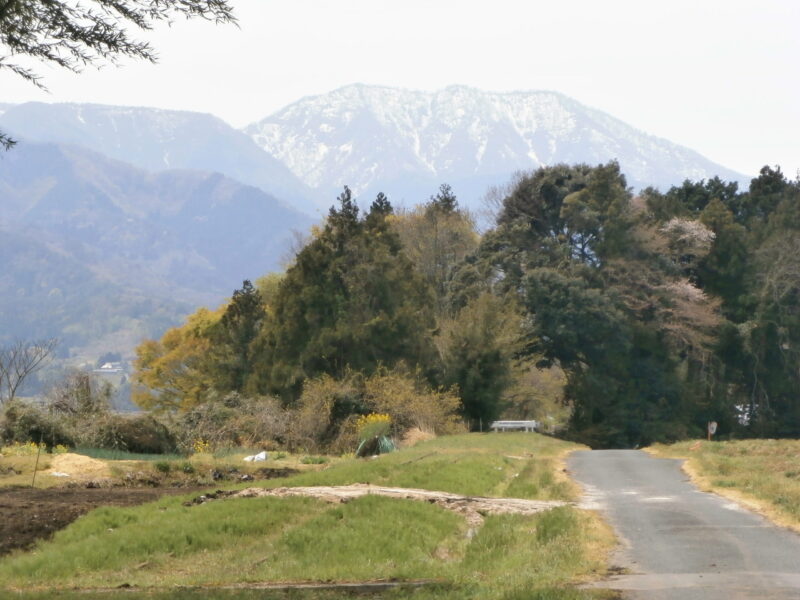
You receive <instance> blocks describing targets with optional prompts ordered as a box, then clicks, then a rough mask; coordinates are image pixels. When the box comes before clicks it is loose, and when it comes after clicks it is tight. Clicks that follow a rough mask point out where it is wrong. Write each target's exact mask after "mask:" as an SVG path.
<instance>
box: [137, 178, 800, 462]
mask: <svg viewBox="0 0 800 600" xmlns="http://www.w3.org/2000/svg"><path fill="white" fill-rule="evenodd" d="M363 206H364V209H363V210H362V209H360V208H359V207H358V206H357V204H356V202H355V200H354V199H353V197H352V194H351V192H350V190H349V189H347V188H345V191H344V193H343V194H342V195H341V196H340V197H339V200H338V203H337V205H336V206H334V207H333V208H331V210H330V213H329V216H328V218H327V220H326V221H325V223H324V225H323V226H322V227H320V228H318V229H315V230H314V231H313V235H312V237H311V239H310V240H309V241H308V243H307V244H306V246H305V247H304V248H303V249H302V250H300V251H299V252H298V254H297V255H296V257H295V259H294V262H293V264H292V265H291V266H290V267H289V268H288V269H287V271H286V272H285V273H284V274H272V275H269V276H265V277H262V278H261V279H259V280H258V281H257V282H256V284H255V285H252V284H251V283H250V282H245V284H244V285H243V287H242V288H241V289H239V290H236V291H235V292H234V294H233V298H232V300H231V301H230V302H229V303H227V304H225V305H223V306H221V307H219V308H218V309H217V310H216V311H208V310H205V309H203V310H201V311H198V312H197V313H195V314H194V315H192V316H191V317H189V319H188V320H187V322H186V324H185V325H183V326H181V327H179V328H176V329H172V330H170V331H168V332H167V333H166V334H165V335H164V336H163V337H162V339H161V340H158V341H156V340H150V341H147V342H145V343H144V344H142V345H141V346H140V347H139V349H138V360H137V373H136V375H135V380H136V382H137V389H136V390H135V392H134V397H135V399H136V400H137V401H138V402H139V403H140V404H141V405H143V406H146V407H151V408H156V409H163V410H173V411H179V412H181V411H183V412H185V411H188V410H193V409H195V408H197V407H198V406H208V405H213V404H214V403H218V402H222V399H223V398H225V397H229V396H230V394H231V393H234V392H235V393H236V394H238V395H239V396H240V397H241V396H249V397H253V398H262V397H266V396H276V397H278V398H279V399H280V401H281V402H282V403H283V405H284V406H290V407H298V406H299V407H300V409H302V407H303V406H305V405H307V406H321V405H320V404H319V402H322V401H321V400H319V398H322V397H324V398H327V400H324V402H323V404H324V407H325V410H326V411H327V413H326V414H327V415H328V418H327V419H324V421H325V425H324V426H325V427H326V428H327V429H325V430H324V431H317V432H316V434H315V435H317V437H318V439H323V438H324V439H333V438H334V437H335V434H336V431H337V428H341V427H343V426H344V425H345V424H346V423H347V422H348V420H349V419H352V418H354V417H355V416H357V415H359V414H365V413H366V412H369V410H372V409H374V403H371V401H370V398H373V397H375V396H373V395H371V394H373V392H371V391H370V389H371V387H370V386H371V385H373V386H374V385H376V383H375V382H376V381H381V382H384V383H383V384H385V385H395V386H396V387H398V389H399V388H402V386H403V385H406V384H402V385H401V383H399V382H401V381H405V382H411V384H410V385H412V386H414V385H416V386H417V387H418V389H431V388H433V389H437V388H438V389H448V390H450V394H457V395H458V397H459V398H460V400H461V414H462V415H463V416H464V417H466V418H467V419H469V422H470V423H471V425H472V426H473V427H478V426H479V424H480V423H485V422H486V421H487V420H490V419H493V418H495V417H497V416H498V415H500V414H503V413H505V414H508V415H510V416H535V417H537V418H546V417H547V415H550V416H553V415H555V416H558V410H559V406H558V405H557V404H556V403H554V402H553V400H554V399H556V398H559V399H561V400H562V401H563V405H562V406H565V407H566V411H567V412H566V414H567V415H568V416H569V418H568V433H569V435H571V436H572V437H574V438H576V439H579V440H582V441H586V442H588V443H590V444H591V445H593V446H598V447H602V446H633V445H636V444H647V443H650V442H652V441H659V440H674V439H681V438H685V437H688V436H692V435H695V436H696V435H700V434H701V433H702V431H703V429H704V427H705V424H706V422H707V421H708V420H712V419H713V420H716V421H718V422H719V423H720V434H721V435H756V434H757V435H778V436H780V435H800V399H798V396H797V390H798V389H800V354H798V349H800V235H798V229H800V182H798V181H789V180H787V179H786V177H785V176H784V175H783V174H782V173H781V172H780V169H771V168H768V167H765V168H764V169H762V171H761V173H760V175H759V177H758V178H756V179H754V180H753V181H752V183H751V185H750V187H749V190H746V191H740V190H738V189H737V184H735V183H726V182H723V181H721V180H719V179H717V178H715V179H712V180H708V181H700V182H691V181H686V182H685V183H684V184H683V185H682V186H680V187H674V188H672V189H670V190H669V191H668V192H666V193H660V192H658V191H656V190H654V189H652V188H649V189H646V190H644V191H643V192H642V193H641V194H640V195H638V196H633V194H632V193H631V191H630V189H629V187H628V185H627V181H626V179H625V176H624V175H623V174H622V173H621V172H620V168H619V165H618V164H617V163H614V162H612V163H608V164H604V165H599V166H597V167H589V166H587V165H575V166H567V165H556V166H553V167H543V168H540V169H538V170H537V171H535V172H532V173H529V174H527V175H525V176H522V177H520V178H518V179H517V180H515V181H514V182H512V183H511V184H509V186H508V188H507V189H506V190H505V193H503V194H502V202H501V203H500V205H499V210H498V213H497V216H496V222H495V225H494V227H493V228H491V229H490V230H489V231H487V232H486V233H485V234H484V235H483V236H482V237H480V236H479V235H478V234H477V233H476V231H475V229H474V223H473V221H472V219H471V217H470V215H469V214H468V213H467V212H465V211H464V210H462V209H461V208H460V207H459V205H458V201H457V199H456V198H455V196H454V195H453V193H452V191H451V190H450V188H449V187H448V186H446V185H445V186H442V187H441V188H440V190H439V193H438V194H437V195H436V196H434V197H432V198H431V199H430V201H429V202H427V203H426V204H424V205H421V206H419V207H417V208H416V209H414V210H410V211H401V212H397V211H395V210H394V209H393V208H392V205H391V204H390V202H389V200H388V199H387V198H386V197H385V196H383V195H382V194H381V195H378V197H377V198H376V199H375V200H374V201H372V202H371V204H369V205H367V204H366V203H365V204H364V205H363ZM254 275H258V274H257V273H256V274H254ZM393 377H394V379H392V378H393ZM376 378H377V379H376ZM387 382H388V383H387ZM392 382H393V383H392ZM320 390H327V391H325V392H324V393H322V392H320ZM313 394H317V399H316V400H313V399H310V396H311V395H313ZM426 397H427V398H429V401H430V402H434V403H435V402H437V401H438V400H436V396H435V395H434V396H426ZM312 400H313V401H312ZM314 402H317V404H316V405H315V404H314ZM301 412H302V410H301ZM318 420H320V419H318Z"/></svg>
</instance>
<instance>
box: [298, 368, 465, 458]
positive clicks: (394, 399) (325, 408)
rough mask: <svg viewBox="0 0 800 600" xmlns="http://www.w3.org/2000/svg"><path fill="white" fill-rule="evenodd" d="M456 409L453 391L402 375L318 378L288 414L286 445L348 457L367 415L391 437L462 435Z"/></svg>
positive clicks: (380, 373)
mask: <svg viewBox="0 0 800 600" xmlns="http://www.w3.org/2000/svg"><path fill="white" fill-rule="evenodd" d="M460 408H461V401H460V399H459V398H458V396H457V395H456V394H455V393H454V392H453V391H451V390H432V389H431V388H430V387H428V386H427V385H426V384H425V383H423V382H422V381H421V380H419V379H418V378H415V377H414V376H412V375H410V374H409V373H407V372H405V371H404V370H402V369H395V370H392V371H389V370H385V369H381V370H379V371H378V372H377V373H375V374H374V375H372V376H371V377H369V378H366V379H364V378H363V377H362V376H360V375H358V374H353V373H348V374H347V375H346V376H345V377H344V378H343V379H340V380H336V379H334V378H332V377H330V376H329V375H322V376H321V377H317V378H315V379H310V380H307V381H306V382H305V385H304V386H303V393H302V394H301V395H300V399H299V401H298V405H297V407H296V408H295V409H294V410H292V411H291V419H290V420H289V422H290V428H289V432H288V435H287V440H288V442H289V445H290V447H291V448H293V449H299V448H303V449H305V450H306V451H319V450H327V451H331V452H334V453H341V452H347V451H352V450H353V449H354V448H355V447H356V446H357V445H358V442H359V441H360V427H361V428H364V427H366V426H367V418H366V417H365V415H368V414H370V413H380V414H381V415H382V417H381V424H380V425H379V426H378V425H376V427H379V428H380V429H381V430H384V429H385V427H386V426H385V424H384V423H386V422H388V423H390V424H391V425H390V429H391V433H392V434H393V435H396V436H402V434H403V433H405V432H406V431H407V430H408V429H412V428H418V429H422V430H424V431H429V432H434V433H437V434H448V433H457V432H461V431H463V430H464V426H463V424H462V422H461V417H460V416H459V409H460ZM362 417H363V418H362Z"/></svg>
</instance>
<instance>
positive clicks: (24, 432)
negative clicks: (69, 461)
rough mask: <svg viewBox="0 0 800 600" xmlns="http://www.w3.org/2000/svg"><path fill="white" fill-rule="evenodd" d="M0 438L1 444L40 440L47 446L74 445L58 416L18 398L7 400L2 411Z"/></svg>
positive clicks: (71, 437)
mask: <svg viewBox="0 0 800 600" xmlns="http://www.w3.org/2000/svg"><path fill="white" fill-rule="evenodd" d="M0 440H2V442H3V444H12V443H14V442H18V443H20V444H26V443H28V442H35V443H38V442H39V441H40V440H41V441H42V442H43V443H44V444H46V445H47V447H48V448H52V447H53V446H57V445H62V446H74V445H75V440H74V437H73V434H72V432H71V431H69V430H68V429H67V427H66V425H65V424H64V422H63V421H62V420H61V419H60V418H57V417H55V416H54V415H52V414H50V413H49V412H48V411H47V410H45V409H43V408H42V407H40V406H37V405H34V404H28V403H26V402H22V401H20V400H14V401H12V402H9V403H8V405H7V406H6V408H5V411H3V415H2V417H1V418H0Z"/></svg>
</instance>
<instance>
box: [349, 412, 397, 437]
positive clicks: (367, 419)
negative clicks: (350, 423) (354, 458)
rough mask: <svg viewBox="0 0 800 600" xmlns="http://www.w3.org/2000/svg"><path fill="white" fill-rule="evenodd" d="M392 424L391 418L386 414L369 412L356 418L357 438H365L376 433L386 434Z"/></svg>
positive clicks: (376, 434)
mask: <svg viewBox="0 0 800 600" xmlns="http://www.w3.org/2000/svg"><path fill="white" fill-rule="evenodd" d="M391 426H392V418H391V417H390V416H389V415H386V414H380V413H370V414H368V415H361V416H360V417H358V419H356V431H357V432H358V439H360V440H367V439H370V438H373V437H375V436H378V435H386V434H387V433H389V428H390V427H391Z"/></svg>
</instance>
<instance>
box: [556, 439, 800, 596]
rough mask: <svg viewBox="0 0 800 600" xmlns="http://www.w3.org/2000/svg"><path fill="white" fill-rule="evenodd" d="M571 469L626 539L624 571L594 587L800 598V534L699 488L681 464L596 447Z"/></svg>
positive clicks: (621, 557)
mask: <svg viewBox="0 0 800 600" xmlns="http://www.w3.org/2000/svg"><path fill="white" fill-rule="evenodd" d="M568 468H569V470H570V472H571V474H572V476H573V477H574V478H575V479H576V480H577V481H578V482H580V483H581V484H582V485H583V486H584V489H585V491H586V496H585V498H584V505H585V507H586V508H597V509H599V510H601V511H602V512H603V513H604V515H605V517H606V518H607V519H608V521H609V522H610V523H611V525H612V526H613V527H614V529H615V531H616V533H617V536H618V538H619V539H620V542H621V548H620V549H619V551H618V552H617V554H616V555H615V557H614V560H613V562H614V563H615V564H616V565H618V566H620V567H623V568H624V569H625V570H626V571H625V574H621V575H618V576H614V577H612V578H610V579H609V580H607V581H605V582H599V583H598V584H593V587H600V588H609V589H617V590H622V591H623V593H624V595H625V597H626V598H631V599H636V600H639V599H646V600H718V599H719V600H723V599H724V600H739V599H742V600H744V599H746V600H751V599H759V600H772V599H781V600H784V599H788V598H793V599H800V535H797V534H795V533H792V532H790V531H787V530H785V529H782V528H780V527H776V526H774V525H772V524H770V523H769V522H768V521H767V520H766V519H764V518H762V517H760V516H758V515H756V514H753V513H751V512H749V511H746V510H744V509H742V508H741V507H740V506H738V505H737V504H735V503H732V502H730V501H729V500H726V499H724V498H721V497H719V496H716V495H714V494H707V493H704V492H700V491H699V490H698V489H697V488H696V487H695V486H694V485H693V484H692V483H690V482H689V480H688V478H687V477H686V475H685V474H684V473H683V472H682V471H681V469H680V461H678V460H668V459H659V458H653V457H651V456H650V455H648V454H647V453H645V452H642V451H640V450H593V451H583V452H575V453H573V454H572V455H571V456H570V458H569V460H568Z"/></svg>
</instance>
